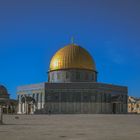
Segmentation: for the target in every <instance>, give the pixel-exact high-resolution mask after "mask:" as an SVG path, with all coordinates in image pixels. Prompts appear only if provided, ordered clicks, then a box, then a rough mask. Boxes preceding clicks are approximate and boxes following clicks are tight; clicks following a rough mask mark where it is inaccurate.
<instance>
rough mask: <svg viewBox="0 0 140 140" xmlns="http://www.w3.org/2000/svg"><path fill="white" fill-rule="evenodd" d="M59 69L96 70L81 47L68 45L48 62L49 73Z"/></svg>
mask: <svg viewBox="0 0 140 140" xmlns="http://www.w3.org/2000/svg"><path fill="white" fill-rule="evenodd" d="M60 69H87V70H96V69H95V63H94V61H93V59H92V57H91V56H90V54H89V53H88V52H87V51H86V50H85V49H84V48H82V47H80V46H78V45H75V44H70V45H67V46H65V47H64V48H61V49H60V50H58V51H57V52H56V53H55V55H54V56H53V57H52V59H51V62H50V69H49V70H50V71H53V70H60Z"/></svg>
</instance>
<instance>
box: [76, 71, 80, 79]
mask: <svg viewBox="0 0 140 140" xmlns="http://www.w3.org/2000/svg"><path fill="white" fill-rule="evenodd" d="M76 79H77V80H79V79H80V72H78V71H77V72H76Z"/></svg>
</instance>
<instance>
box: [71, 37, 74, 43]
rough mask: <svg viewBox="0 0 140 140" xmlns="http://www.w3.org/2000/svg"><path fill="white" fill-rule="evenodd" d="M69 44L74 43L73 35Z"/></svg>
mask: <svg viewBox="0 0 140 140" xmlns="http://www.w3.org/2000/svg"><path fill="white" fill-rule="evenodd" d="M71 44H74V37H73V36H72V37H71Z"/></svg>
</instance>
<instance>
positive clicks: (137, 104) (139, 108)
mask: <svg viewBox="0 0 140 140" xmlns="http://www.w3.org/2000/svg"><path fill="white" fill-rule="evenodd" d="M128 113H140V98H135V97H132V96H128Z"/></svg>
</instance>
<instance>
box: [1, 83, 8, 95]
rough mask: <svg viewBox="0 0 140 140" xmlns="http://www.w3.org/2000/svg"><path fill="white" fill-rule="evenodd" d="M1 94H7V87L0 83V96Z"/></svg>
mask: <svg viewBox="0 0 140 140" xmlns="http://www.w3.org/2000/svg"><path fill="white" fill-rule="evenodd" d="M1 95H8V92H7V89H6V88H5V87H4V86H3V85H0V96H1Z"/></svg>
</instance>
